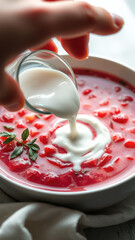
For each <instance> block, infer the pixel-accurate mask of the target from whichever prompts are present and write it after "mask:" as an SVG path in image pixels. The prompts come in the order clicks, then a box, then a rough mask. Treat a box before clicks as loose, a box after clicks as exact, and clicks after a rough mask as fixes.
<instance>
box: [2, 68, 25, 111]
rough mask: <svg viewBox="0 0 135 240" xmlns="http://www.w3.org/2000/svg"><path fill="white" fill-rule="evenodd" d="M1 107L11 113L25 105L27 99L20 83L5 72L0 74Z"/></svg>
mask: <svg viewBox="0 0 135 240" xmlns="http://www.w3.org/2000/svg"><path fill="white" fill-rule="evenodd" d="M0 78H1V88H0V105H3V106H4V107H5V108H6V109H7V110H9V111H17V110H19V109H21V108H22V107H23V105H24V102H25V99H24V96H23V93H22V91H21V90H20V88H19V85H18V83H17V82H16V81H15V80H14V79H13V78H12V77H11V76H9V75H8V74H7V73H6V72H5V71H4V70H3V71H2V72H1V73H0Z"/></svg>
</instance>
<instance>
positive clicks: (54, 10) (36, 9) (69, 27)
mask: <svg viewBox="0 0 135 240" xmlns="http://www.w3.org/2000/svg"><path fill="white" fill-rule="evenodd" d="M26 2H27V1H26ZM31 3H33V5H32V4H31V5H30V4H29V5H28V6H27V5H26V6H25V7H23V6H22V5H20V6H21V8H20V9H19V10H18V9H17V10H16V8H15V10H14V11H13V9H12V11H11V12H10V10H9V9H8V17H6V14H4V15H3V18H5V23H6V28H2V27H1V25H0V36H1V38H0V50H1V59H2V61H3V62H4V61H5V62H6V61H7V60H9V59H10V58H13V57H14V56H16V55H17V54H19V53H20V52H22V51H24V50H26V49H28V48H34V47H35V46H37V45H42V44H45V43H46V42H48V39H50V38H52V37H57V36H59V37H62V38H64V39H71V38H72V39H73V38H77V37H80V36H83V35H85V34H87V33H90V32H92V33H96V34H102V35H105V34H112V33H115V32H118V31H119V30H120V29H121V27H122V25H123V20H122V19H121V18H119V17H115V16H112V15H110V14H109V13H108V12H107V11H106V10H104V9H102V8H97V7H93V6H91V5H89V4H88V3H85V2H73V1H66V2H53V3H52V2H43V1H41V2H40V1H39V2H35V1H31ZM35 3H36V4H35ZM34 4H35V5H34ZM3 21H4V20H3ZM0 24H1V23H0ZM9 39H10V44H9ZM0 61H1V60H0Z"/></svg>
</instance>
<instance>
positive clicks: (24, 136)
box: [21, 128, 29, 141]
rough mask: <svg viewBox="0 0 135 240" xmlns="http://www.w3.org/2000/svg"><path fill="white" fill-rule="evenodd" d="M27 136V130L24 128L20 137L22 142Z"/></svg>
mask: <svg viewBox="0 0 135 240" xmlns="http://www.w3.org/2000/svg"><path fill="white" fill-rule="evenodd" d="M28 136H29V129H28V128H26V129H25V130H24V131H23V133H22V135H21V138H22V140H23V141H25V140H26V139H27V138H28Z"/></svg>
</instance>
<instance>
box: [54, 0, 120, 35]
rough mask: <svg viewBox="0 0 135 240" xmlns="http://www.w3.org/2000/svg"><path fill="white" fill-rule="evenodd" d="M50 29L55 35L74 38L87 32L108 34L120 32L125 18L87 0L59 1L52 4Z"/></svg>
mask: <svg viewBox="0 0 135 240" xmlns="http://www.w3.org/2000/svg"><path fill="white" fill-rule="evenodd" d="M50 13H51V14H50V16H51V15H53V22H51V20H50V24H49V26H50V30H51V33H52V34H53V35H55V36H61V37H64V38H73V37H78V36H82V35H83V34H86V33H90V32H91V33H96V34H100V35H108V34H112V33H116V32H118V31H119V30H120V29H121V27H122V26H123V23H124V22H123V19H122V18H120V17H119V16H116V15H112V14H109V13H108V12H107V11H106V10H105V9H102V8H99V7H94V6H91V5H89V4H88V3H85V2H57V3H53V4H51V5H50Z"/></svg>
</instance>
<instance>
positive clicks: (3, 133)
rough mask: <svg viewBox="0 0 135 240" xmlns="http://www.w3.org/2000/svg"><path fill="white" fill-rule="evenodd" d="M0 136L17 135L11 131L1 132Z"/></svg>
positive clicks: (13, 136)
mask: <svg viewBox="0 0 135 240" xmlns="http://www.w3.org/2000/svg"><path fill="white" fill-rule="evenodd" d="M0 137H12V138H15V137H16V133H13V132H12V133H10V132H0Z"/></svg>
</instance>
